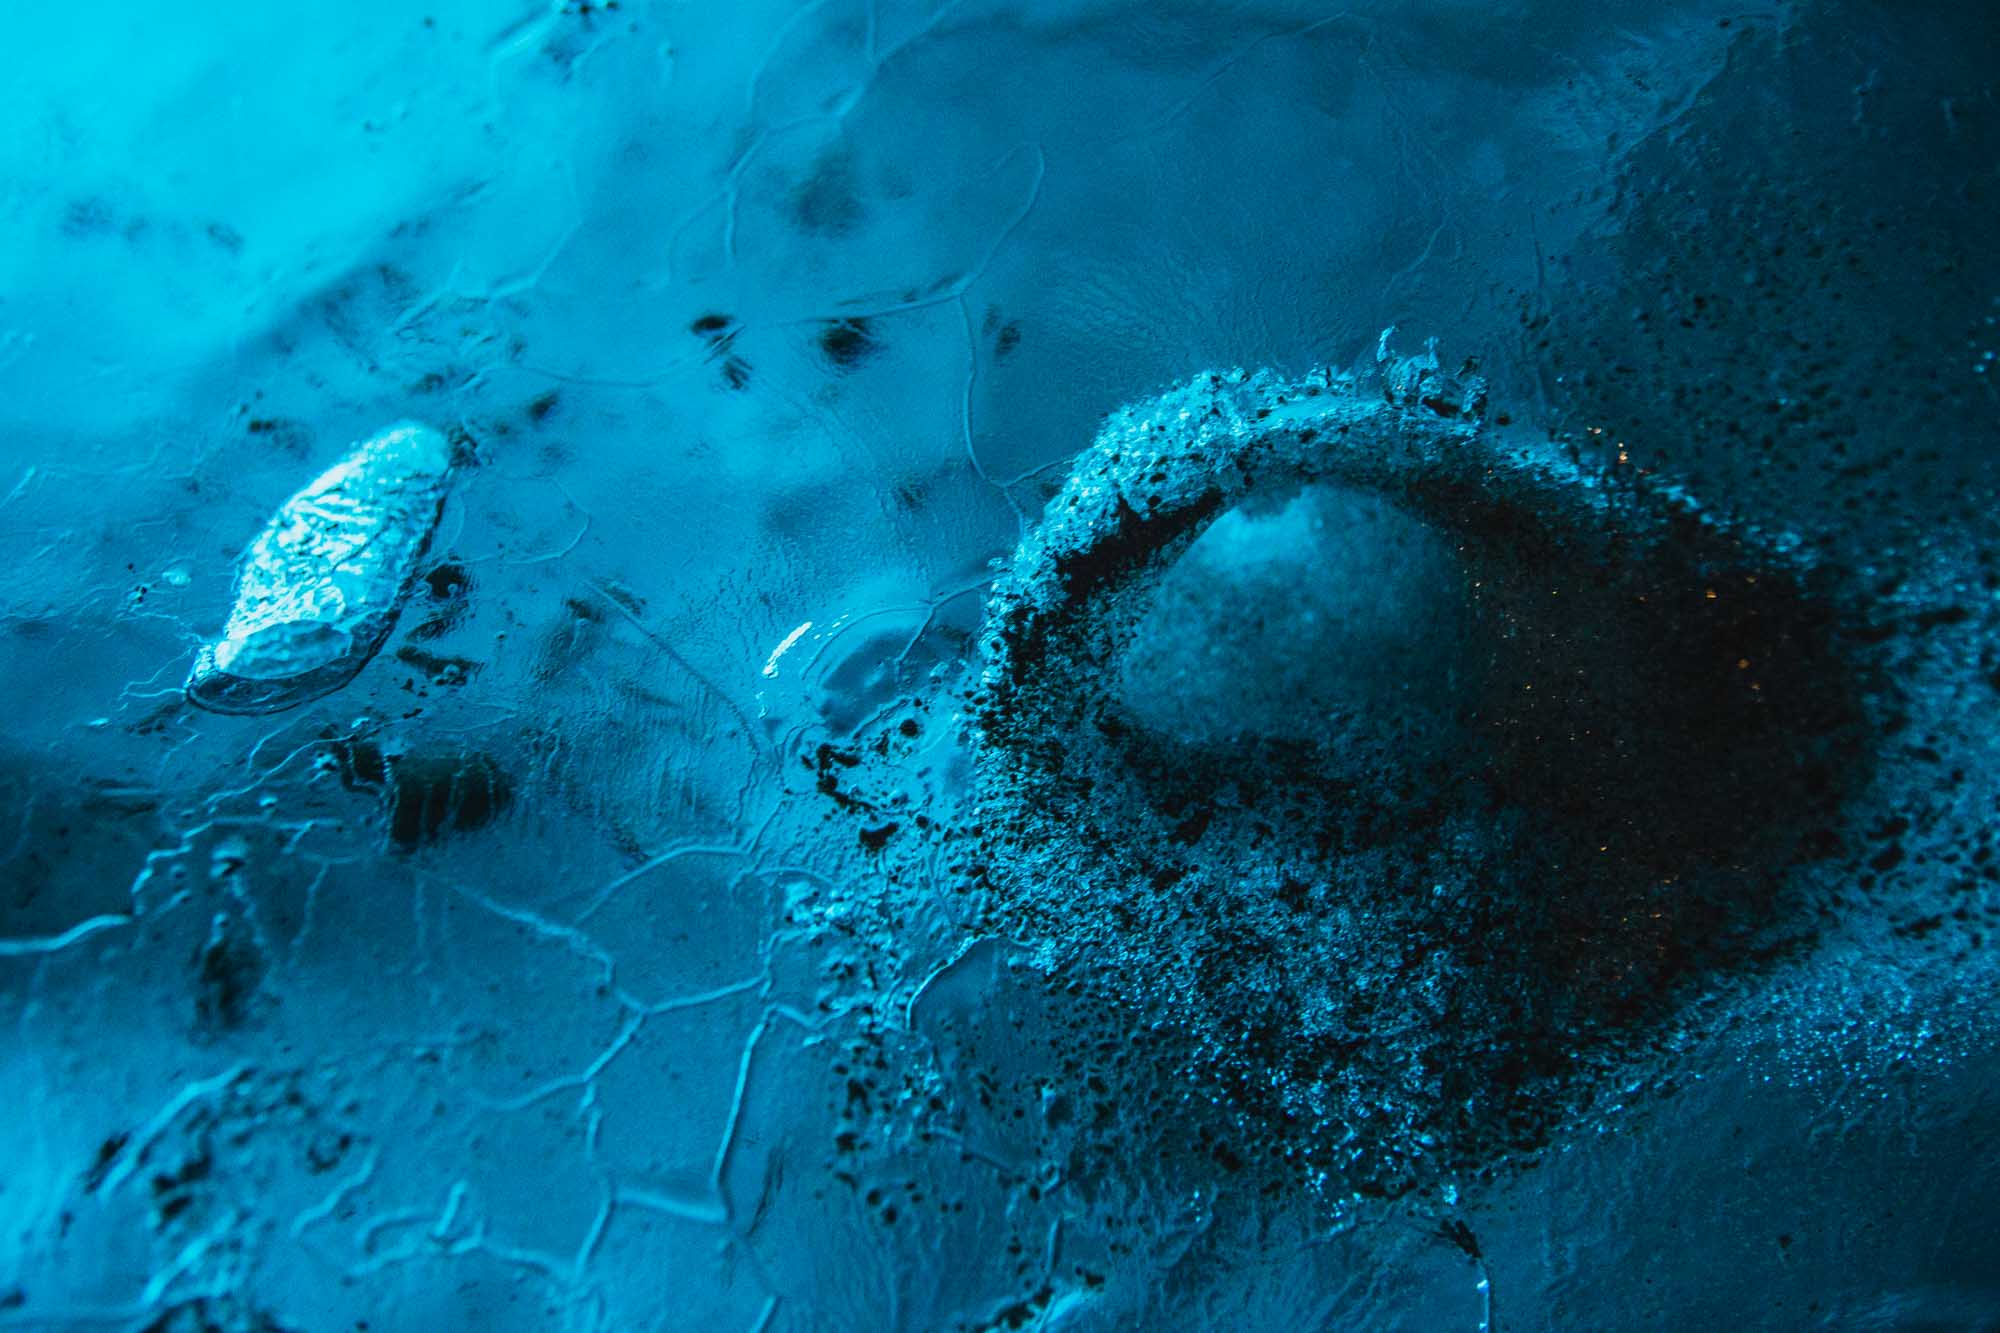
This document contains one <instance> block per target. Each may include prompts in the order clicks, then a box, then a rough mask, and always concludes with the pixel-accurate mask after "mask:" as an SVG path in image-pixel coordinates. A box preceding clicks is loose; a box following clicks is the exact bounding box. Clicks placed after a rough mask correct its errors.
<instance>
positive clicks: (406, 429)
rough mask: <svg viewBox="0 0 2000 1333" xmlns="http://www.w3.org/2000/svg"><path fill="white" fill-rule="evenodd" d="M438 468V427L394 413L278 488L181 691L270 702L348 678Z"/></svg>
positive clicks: (229, 704) (431, 517) (229, 700)
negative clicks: (222, 621) (298, 484)
mask: <svg viewBox="0 0 2000 1333" xmlns="http://www.w3.org/2000/svg"><path fill="white" fill-rule="evenodd" d="M450 472H451V444H450V442H449V441H447V440H446V439H445V437H444V436H443V435H442V434H440V433H439V432H437V431H435V430H433V429H431V428H430V427H428V426H423V425H419V424H417V423H415V422H409V421H405V422H399V423H398V424H396V425H394V426H391V427H389V428H388V429H386V430H384V431H382V432H381V433H380V434H377V435H375V436H373V437H372V438H370V439H368V440H365V441H363V442H362V443H361V444H359V445H357V446H355V448H354V450H353V451H352V452H351V453H349V454H348V455H347V457H345V458H343V459H342V460H341V461H340V462H339V463H337V464H335V465H334V466H333V467H331V468H329V469H328V470H327V471H326V472H324V473H322V474H320V476H319V477H318V479H317V480H315V481H314V482H313V483H312V484H311V485H309V486H307V487H306V488H305V489H304V490H302V491H300V492H299V493H298V494H297V495H294V496H293V497H292V498H291V499H289V500H287V501H286V502H285V503H284V505H283V506H282V507H281V508H280V509H279V510H278V512H277V513H276V514H275V515H274V516H273V517H272V519H271V521H270V522H269V523H268V524H266V525H265V527H264V530H263V531H262V532H260V533H258V534H257V537H256V538H255V539H254V540H253V541H252V542H251V543H250V546H249V548H248V549H247V550H246V551H245V552H244V553H243V560H242V565H241V568H240V569H239V570H238V572H237V576H236V600H235V604H234V605H233V606H232V607H231V609H230V612H229V621H228V623H227V624H226V625H224V626H223V630H222V633H221V635H220V636H219V637H218V638H216V639H215V641H214V642H212V643H209V644H206V645H204V646H203V648H202V650H201V653H200V655H199V656H198V657H196V659H195V664H194V670H193V671H192V672H190V673H189V675H188V681H187V697H188V699H189V701H190V702H192V703H194V704H196V705H198V706H200V707H202V708H206V709H208V710H210V711H211V712H217V713H275V712H279V711H282V710H284V709H287V708H294V707H296V706H298V705H299V704H302V703H305V702H306V701H308V700H310V699H317V698H319V697H320V696H322V695H325V694H331V693H332V692H333V691H335V690H337V689H340V688H341V687H342V686H344V685H346V684H347V683H348V682H349V681H350V680H352V679H354V677H355V675H356V674H357V673H358V672H359V671H360V670H361V668H362V667H364V666H366V665H367V664H368V660H369V659H370V658H372V657H373V656H374V655H375V653H376V652H377V650H379V649H380V648H381V646H382V643H383V640H384V639H386V638H387V637H388V634H389V630H390V628H391V627H392V626H393V625H394V624H395V622H396V613H397V611H398V609H399V608H400V607H401V606H402V602H403V598H404V596H405V594H406V593H407V592H408V589H409V585H410V581H411V578H412V576H413V575H414V573H415V572H416V563H417V561H418V559H419V558H420V557H421V556H422V555H423V552H424V548H425V547H426V546H427V545H429V543H430V537H431V530H432V529H433V528H434V527H435V526H436V525H437V520H438V513H439V511H440V509H441V508H442V507H443V504H444V496H445V489H446V485H447V482H448V480H449V477H450Z"/></svg>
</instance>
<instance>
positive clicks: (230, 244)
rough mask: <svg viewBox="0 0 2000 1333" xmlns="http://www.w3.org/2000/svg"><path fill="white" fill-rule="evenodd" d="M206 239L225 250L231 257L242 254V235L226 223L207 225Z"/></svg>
mask: <svg viewBox="0 0 2000 1333" xmlns="http://www.w3.org/2000/svg"><path fill="white" fill-rule="evenodd" d="M208 239H209V240H211V241H214V242H215V243H216V244H217V245H219V246H221V247H222V248H223V249H224V250H227V251H228V252H229V253H230V254H232V255H240V254H242V253H243V235H242V233H240V232H238V231H237V230H236V228H234V227H232V226H230V225H229V224H228V223H227V222H211V223H209V224H208Z"/></svg>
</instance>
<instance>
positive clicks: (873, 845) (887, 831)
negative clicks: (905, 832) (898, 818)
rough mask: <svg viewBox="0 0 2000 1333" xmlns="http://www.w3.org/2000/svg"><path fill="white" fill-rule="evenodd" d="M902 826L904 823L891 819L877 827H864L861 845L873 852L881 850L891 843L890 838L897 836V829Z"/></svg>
mask: <svg viewBox="0 0 2000 1333" xmlns="http://www.w3.org/2000/svg"><path fill="white" fill-rule="evenodd" d="M901 827H902V825H900V824H897V823H895V822H894V821H891V822H889V823H887V824H881V825H878V826H876V827H875V828H865V829H862V830H861V845H862V846H863V847H864V848H866V849H867V850H869V851H871V852H879V851H881V850H882V849H883V848H884V847H886V846H888V845H889V839H891V838H893V837H895V836H896V830H897V829H899V828H901Z"/></svg>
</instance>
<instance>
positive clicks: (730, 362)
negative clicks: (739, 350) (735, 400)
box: [722, 356, 750, 389]
mask: <svg viewBox="0 0 2000 1333" xmlns="http://www.w3.org/2000/svg"><path fill="white" fill-rule="evenodd" d="M722 379H723V382H724V383H725V384H727V385H728V386H729V387H730V388H732V389H747V388H749V387H750V363H749V362H748V361H745V360H744V359H743V358H742V357H740V356H732V357H729V358H728V359H726V360H725V361H723V363H722Z"/></svg>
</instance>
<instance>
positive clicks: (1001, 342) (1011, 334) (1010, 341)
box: [993, 319, 1021, 356]
mask: <svg viewBox="0 0 2000 1333" xmlns="http://www.w3.org/2000/svg"><path fill="white" fill-rule="evenodd" d="M1020 345H1021V326H1020V325H1019V324H1017V323H1015V322H1014V321H1013V320H1011V319H1010V320H1008V321H1007V322H1006V323H1005V324H1002V325H1001V326H1000V332H999V333H997V334H995V335H994V337H993V355H995V356H1005V355H1007V354H1008V353H1009V352H1011V351H1013V350H1014V349H1015V348H1016V347H1019V346H1020Z"/></svg>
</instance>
